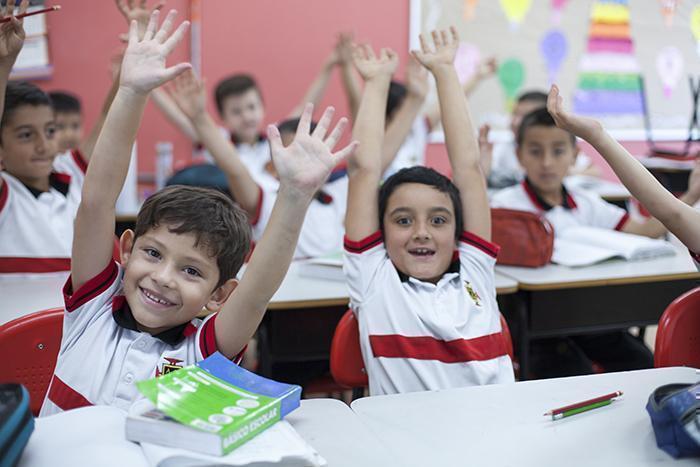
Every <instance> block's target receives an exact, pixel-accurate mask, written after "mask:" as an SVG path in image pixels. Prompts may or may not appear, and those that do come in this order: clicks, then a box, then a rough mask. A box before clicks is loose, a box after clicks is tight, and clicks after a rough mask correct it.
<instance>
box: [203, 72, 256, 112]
mask: <svg viewBox="0 0 700 467" xmlns="http://www.w3.org/2000/svg"><path fill="white" fill-rule="evenodd" d="M251 89H255V90H256V91H257V92H258V94H259V95H260V98H261V99H262V93H261V92H260V88H259V87H258V83H257V82H256V81H255V78H253V77H252V76H251V75H247V74H243V73H241V74H237V75H231V76H228V77H226V78H224V79H222V80H221V81H219V84H217V85H216V89H215V90H214V99H215V100H216V109H217V110H218V111H219V114H221V113H223V111H224V101H225V100H226V98H227V97H231V96H240V95H241V94H243V93H245V92H247V91H249V90H251Z"/></svg>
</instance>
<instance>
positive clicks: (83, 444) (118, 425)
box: [19, 399, 395, 467]
mask: <svg viewBox="0 0 700 467" xmlns="http://www.w3.org/2000/svg"><path fill="white" fill-rule="evenodd" d="M95 409H97V410H98V411H99V410H101V409H103V408H102V407H87V408H84V409H76V410H73V411H71V412H65V413H61V414H58V415H53V416H50V417H46V418H39V419H37V420H36V427H35V430H34V433H33V434H32V437H31V438H30V440H29V443H28V444H27V447H26V449H25V451H24V454H23V455H22V458H21V460H20V462H19V466H20V467H44V466H54V467H63V466H66V467H75V466H81V465H90V466H94V467H141V466H144V467H145V466H147V465H148V464H147V463H146V459H145V458H144V456H143V454H142V452H141V448H140V447H139V446H138V445H137V444H135V443H131V442H129V441H127V440H126V438H125V437H124V415H120V414H119V412H118V411H112V410H109V411H102V412H99V413H96V412H94V411H95ZM87 411H93V412H92V413H89V412H87ZM96 415H97V416H96ZM96 419H97V420H99V425H98V426H96V423H95V420H96ZM287 420H288V421H289V422H290V423H291V424H292V426H294V428H295V429H296V430H297V432H298V433H299V434H300V435H301V437H302V438H304V440H306V441H307V442H308V443H309V444H310V445H311V446H313V447H314V449H316V450H317V451H318V452H319V453H320V454H321V456H323V457H324V458H325V459H326V461H328V466H329V467H335V466H338V467H343V466H348V467H350V466H369V467H371V466H387V465H395V464H393V463H391V462H388V461H387V460H388V459H390V458H389V457H388V455H387V454H386V451H385V450H384V449H383V448H382V446H381V445H380V444H379V442H378V441H377V440H376V439H375V438H373V437H372V436H371V435H370V434H369V432H368V431H367V429H366V428H365V427H364V425H362V424H361V423H360V421H359V418H358V417H357V416H356V415H355V413H353V411H352V410H350V408H349V407H348V406H347V405H345V404H344V403H342V402H340V401H337V400H333V399H312V400H304V401H302V402H301V407H300V408H299V409H297V410H296V411H294V412H293V413H292V414H290V415H289V416H288V417H287ZM81 422H82V423H81Z"/></svg>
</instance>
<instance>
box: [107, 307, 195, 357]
mask: <svg viewBox="0 0 700 467" xmlns="http://www.w3.org/2000/svg"><path fill="white" fill-rule="evenodd" d="M112 317H113V318H114V322H115V323H117V325H119V326H121V327H123V328H125V329H130V330H132V331H139V329H138V326H137V323H136V318H134V315H133V313H132V312H131V308H129V304H128V303H127V301H126V297H125V296H124V295H117V296H116V297H114V298H113V299H112ZM189 324H190V323H189V322H187V323H183V324H181V325H179V326H175V327H172V328H170V329H166V330H165V331H162V332H159V333H158V334H154V335H153V337H155V338H156V339H160V340H162V341H163V342H165V343H166V344H169V345H177V344H179V343H180V342H182V340H183V339H184V338H185V337H187V335H186V333H185V330H186V329H187V328H188V326H189Z"/></svg>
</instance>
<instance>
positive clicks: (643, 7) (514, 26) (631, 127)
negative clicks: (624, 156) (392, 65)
mask: <svg viewBox="0 0 700 467" xmlns="http://www.w3.org/2000/svg"><path fill="white" fill-rule="evenodd" d="M663 1H665V0H628V1H627V0H575V1H574V0H568V1H562V0H559V1H557V0H532V1H524V0H515V1H514V2H511V3H515V4H518V3H519V4H523V5H526V6H527V4H529V7H528V8H526V9H525V10H526V11H525V12H524V14H523V15H522V17H521V18H520V19H519V21H518V18H517V17H514V16H513V11H512V10H511V11H510V13H511V16H510V18H509V16H508V15H507V14H506V12H505V10H504V7H503V4H504V3H507V0H480V1H474V0H411V12H410V18H411V21H410V32H409V33H410V41H409V42H410V46H411V48H416V47H417V46H418V34H419V33H421V32H423V33H425V32H428V31H430V30H432V29H434V28H445V27H448V26H449V25H455V26H456V27H457V29H458V31H459V33H460V39H461V41H462V47H461V48H460V54H459V57H458V59H457V65H458V70H459V72H460V75H461V78H464V77H466V76H467V75H468V73H469V71H470V70H471V69H473V62H474V60H475V56H480V57H481V58H485V57H489V56H495V57H496V58H497V59H498V60H499V63H504V62H506V61H508V60H509V59H517V60H519V61H520V62H521V64H522V68H523V70H524V78H523V80H522V81H523V82H522V86H521V87H520V88H519V90H518V91H520V92H522V91H525V90H532V89H539V90H544V91H546V90H547V89H548V88H549V82H550V72H551V70H552V68H554V69H555V73H554V77H555V81H556V83H557V84H558V85H559V86H560V88H561V89H562V94H563V96H564V98H565V102H566V105H567V107H568V108H570V109H573V108H574V107H577V106H578V107H580V108H581V109H583V108H585V106H582V107H581V106H579V105H578V104H577V101H576V98H577V96H578V97H580V95H581V94H580V93H581V92H582V91H584V94H585V91H586V86H587V85H586V84H585V82H588V83H589V84H590V80H589V81H585V80H584V79H583V77H584V73H588V74H589V75H590V73H592V72H595V64H596V63H597V64H598V66H600V63H601V55H596V54H601V53H604V52H606V50H605V48H606V47H607V46H605V45H603V46H602V51H601V46H600V44H599V43H598V44H597V45H596V43H595V42H596V40H597V39H596V37H595V35H596V34H599V33H600V29H596V30H595V31H593V30H592V29H591V22H592V21H591V19H592V13H593V11H594V10H595V11H596V12H597V13H596V14H598V13H600V11H601V10H600V9H599V8H600V6H599V5H600V4H602V3H618V4H620V5H621V6H622V7H625V8H627V10H628V14H629V16H628V25H629V26H628V39H629V48H628V50H627V51H626V52H625V51H624V50H621V51H617V52H615V53H617V55H615V54H608V56H609V57H608V59H604V58H603V59H602V63H603V66H605V67H607V68H608V69H606V70H603V72H604V73H612V72H614V71H615V69H619V70H620V71H619V73H628V74H634V73H633V72H631V71H630V69H628V68H627V67H628V66H630V64H636V66H637V75H641V76H643V78H644V81H645V87H646V96H647V107H648V109H649V114H650V117H651V121H652V127H653V128H654V135H655V137H658V138H659V139H685V137H686V136H687V126H688V121H689V118H690V113H691V111H692V108H693V107H692V95H691V92H690V86H689V84H688V76H689V75H692V76H700V60H699V55H698V52H699V50H700V49H699V46H698V42H697V40H696V37H695V36H694V35H693V33H692V30H691V16H692V13H693V11H694V8H696V7H698V16H697V18H696V19H695V21H696V23H698V25H697V26H696V28H697V27H700V0H682V1H677V2H671V3H674V4H675V5H677V6H676V8H675V12H674V14H672V15H666V16H665V15H664V14H663V12H662V3H663ZM554 4H559V5H563V6H561V9H560V10H558V13H557V10H556V9H555V8H554V6H553V5H554ZM608 12H609V10H608ZM516 13H517V12H516ZM598 19H600V16H598ZM613 22H615V20H614V18H613ZM597 23H600V20H598V21H597ZM622 29H624V28H622ZM622 29H620V28H617V30H618V31H619V30H622ZM553 31H558V32H560V33H561V35H562V36H563V38H564V40H565V42H566V53H565V54H564V55H563V58H561V60H560V62H559V66H558V67H556V66H555V67H551V66H548V60H547V59H546V58H545V55H544V54H543V52H542V41H543V39H544V38H545V36H546V35H548V34H551V33H552V32H553ZM603 34H606V31H605V30H603ZM623 34H624V33H623ZM616 40H617V39H616ZM622 42H624V40H622V39H620V41H617V42H616V43H622ZM669 47H670V48H671V49H668V48H669ZM549 50H550V51H551V50H552V49H551V47H550V49H549ZM475 51H476V52H475ZM620 54H626V55H627V56H626V57H623V58H624V60H623V59H620ZM555 55H556V54H555ZM660 55H661V57H659V56H660ZM592 56H593V60H592V59H591V57H592ZM669 56H671V57H670V58H669ZM550 57H551V52H550ZM555 58H556V57H555ZM596 60H597V61H596ZM659 61H660V62H661V63H657V62H659ZM622 62H625V63H626V65H622ZM549 63H550V64H551V63H552V61H551V58H550V60H549ZM592 63H593V65H592ZM659 65H661V69H662V72H661V73H660V72H659ZM591 67H593V68H591ZM662 77H663V78H662ZM674 78H675V79H674ZM622 81H624V80H622ZM628 82H629V80H628ZM613 87H615V86H613ZM511 91H512V89H511ZM625 96H627V97H624V96H623V97H620V95H616V94H615V92H613V93H612V94H611V95H610V96H607V95H606V97H605V99H602V100H601V101H600V102H602V103H603V104H605V105H602V107H606V106H607V108H608V110H610V109H612V110H613V112H611V113H606V112H603V113H598V114H594V116H595V117H596V118H598V119H600V120H601V121H602V122H603V123H604V125H605V126H606V127H607V128H608V129H610V130H613V131H614V133H616V134H617V135H618V136H619V137H622V138H623V139H644V132H643V119H642V113H641V111H639V109H636V107H635V105H634V103H632V104H630V100H629V97H630V95H629V94H626V95H625ZM433 98H434V96H433ZM625 99H627V100H625ZM579 100H580V99H579ZM590 107H591V106H589V108H588V109H586V110H596V109H595V105H594V106H592V107H593V108H592V109H591V108H590ZM620 107H621V108H626V109H627V110H628V112H626V113H621V112H617V113H616V112H615V111H614V110H615V109H616V108H620ZM470 109H471V111H472V115H473V117H474V121H475V122H476V123H478V124H480V123H486V122H488V123H490V124H491V125H492V127H493V128H494V129H496V130H498V129H506V128H507V127H508V121H509V117H508V111H509V110H508V109H509V107H508V99H507V97H506V91H505V88H504V86H503V84H502V83H501V81H500V80H499V79H498V77H492V78H490V79H488V80H486V81H484V82H483V83H481V85H480V86H479V87H478V88H477V89H476V91H475V92H474V93H473V95H472V96H471V97H470ZM635 110H636V111H635ZM625 136H627V138H625Z"/></svg>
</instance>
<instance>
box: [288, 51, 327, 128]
mask: <svg viewBox="0 0 700 467" xmlns="http://www.w3.org/2000/svg"><path fill="white" fill-rule="evenodd" d="M337 64H338V55H337V53H336V51H335V50H334V51H333V52H331V54H330V55H329V56H328V58H326V61H325V62H323V66H322V67H321V71H320V72H319V74H318V76H316V78H315V79H314V80H313V82H312V83H311V85H310V86H309V89H307V90H306V94H304V97H303V98H302V100H301V102H300V103H299V104H298V105H297V106H296V107H294V108H293V109H292V111H291V112H289V115H287V118H298V117H299V116H300V115H301V113H302V112H303V111H304V109H305V108H306V104H307V102H308V103H311V104H313V105H314V106H317V105H318V104H319V103H320V102H321V99H322V98H323V94H324V93H325V92H326V87H328V81H329V80H330V79H331V73H332V72H333V68H334V67H335V66H336V65H337Z"/></svg>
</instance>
